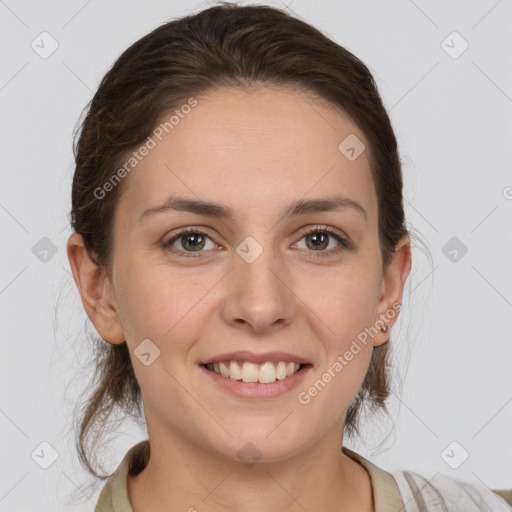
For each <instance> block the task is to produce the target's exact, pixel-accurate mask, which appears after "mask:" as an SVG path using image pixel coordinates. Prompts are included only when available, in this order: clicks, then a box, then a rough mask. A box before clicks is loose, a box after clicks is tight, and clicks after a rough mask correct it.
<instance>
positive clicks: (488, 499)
mask: <svg viewBox="0 0 512 512" xmlns="http://www.w3.org/2000/svg"><path fill="white" fill-rule="evenodd" d="M342 450H343V453H344V454H345V455H347V456H349V457H350V458H352V459H354V460H355V461H356V462H359V463H360V464H361V465H362V466H363V467H364V468H365V469H366V470H367V471H368V473H369V475H370V480H371V484H372V489H373V499H374V503H375V512H510V511H512V507H511V506H510V505H507V503H506V502H505V500H504V499H503V498H501V497H500V496H498V494H497V493H495V492H493V491H492V490H490V489H488V488H487V487H484V486H479V485H474V484H470V483H468V482H464V481H460V480H456V479H454V478H451V477H448V476H446V475H442V474H439V473H437V474H436V476H434V477H433V478H431V479H430V481H429V480H428V479H427V478H425V477H422V476H421V475H419V474H417V473H413V472H410V471H395V472H393V473H388V472H387V471H384V470H383V469H381V468H379V467H378V466H376V465H375V464H373V463H372V462H370V461H369V460H367V459H365V458H364V457H362V456H361V455H359V454H357V453H355V452H353V451H352V450H350V449H348V448H346V447H343V448H342ZM148 457H149V441H148V440H145V441H141V442H140V443H138V444H136V445H135V446H133V447H132V448H131V449H130V450H128V452H127V453H126V455H125V457H124V458H123V460H122V462H121V464H120V465H119V466H118V468H117V469H116V470H115V471H114V473H112V475H111V476H110V478H109V479H108V480H107V482H106V484H105V486H104V488H103V490H102V491H101V494H100V496H99V498H98V502H97V504H96V508H95V509H94V511H95V512H133V510H132V508H131V505H130V502H129V500H128V493H127V490H126V480H127V475H128V470H129V468H132V467H133V465H136V466H137V465H139V466H141V467H144V466H145V465H146V464H147V461H148Z"/></svg>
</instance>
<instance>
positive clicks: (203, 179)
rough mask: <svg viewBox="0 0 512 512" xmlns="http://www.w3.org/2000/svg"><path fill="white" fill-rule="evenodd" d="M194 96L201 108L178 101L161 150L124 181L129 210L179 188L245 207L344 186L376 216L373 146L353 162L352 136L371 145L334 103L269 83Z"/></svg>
mask: <svg viewBox="0 0 512 512" xmlns="http://www.w3.org/2000/svg"><path fill="white" fill-rule="evenodd" d="M194 99H195V102H196V104H195V106H194V107H193V108H186V109H185V108H184V109H183V110H180V107H179V106H178V107H176V108H175V109H174V110H173V111H172V112H167V113H165V114H164V115H163V116H162V118H161V120H160V122H159V123H158V125H157V126H156V127H155V131H154V132H153V134H152V136H151V137H152V139H153V141H154V142H155V145H154V147H153V148H152V149H151V150H150V151H149V152H148V154H146V156H144V157H143V158H142V159H141V160H140V162H139V163H138V164H137V166H136V168H135V169H134V170H133V171H132V172H131V173H130V175H129V176H128V177H127V178H125V179H126V180H127V182H126V183H124V186H125V190H124V192H123V195H122V196H121V200H120V204H119V208H125V211H124V214H126V215H132V214H133V215H135V214H136V213H139V214H140V212H142V211H143V210H144V209H145V208H148V207H151V206H154V205H155V204H157V203H159V202H163V201H165V199H166V198H167V197H168V196H170V195H173V196H176V195H181V196H185V197H189V198H196V199H197V198H200V199H203V200H210V201H214V202H224V203H226V204H229V205H230V206H231V207H232V208H234V209H235V210H238V209H239V210H243V208H244V207H248V206H249V205H251V206H256V207H259V208H267V209H268V208H271V207H273V206H274V205H276V204H278V203H279V204H281V203H287V204H288V203H290V202H292V201H294V200H297V199H300V198H302V197H304V196H325V195H326V194H328V195H332V194H333V193H339V194H341V195H345V196H347V197H350V198H351V199H354V200H357V201H358V202H360V203H364V204H365V209H366V210H367V211H368V213H369V215H371V214H372V211H373V210H375V207H376V205H375V204H374V203H375V201H376V198H375V195H374V194H375V193H374V187H373V181H372V177H371V173H370V169H369V158H370V156H369V151H368V150H364V151H362V153H361V154H360V155H359V156H358V157H357V158H356V159H352V160H350V159H348V158H347V156H346V154H344V153H343V151H341V150H340V144H342V149H346V148H345V146H346V144H344V141H345V140H349V141H353V140H356V141H357V140H358V141H359V144H360V146H359V147H358V148H356V149H358V150H360V149H361V148H362V147H364V146H366V148H367V149H369V144H368V142H367V140H366V137H365V135H364V133H363V132H362V131H361V130H360V128H359V127H358V126H357V125H356V124H355V123H354V121H353V120H352V119H351V118H350V117H349V116H348V115H346V114H344V113H343V112H342V111H340V110H339V109H336V108H335V107H334V105H332V104H331V103H329V102H326V101H325V100H320V99H318V98H316V97H314V96H312V95H311V94H308V93H305V92H299V91H296V90H292V89H289V88H283V87H269V86H259V87H253V88H251V89H248V90H242V89H219V90H213V91H210V92H208V93H206V94H203V95H200V96H197V97H195V98H194ZM185 101H186V100H185ZM176 110H178V112H176ZM176 114H178V115H176ZM171 116H173V118H172V122H169V120H170V119H171ZM166 123H167V124H166ZM155 133H158V136H156V135H155ZM347 137H349V139H347ZM354 137H356V139H354ZM363 144H364V146H363Z"/></svg>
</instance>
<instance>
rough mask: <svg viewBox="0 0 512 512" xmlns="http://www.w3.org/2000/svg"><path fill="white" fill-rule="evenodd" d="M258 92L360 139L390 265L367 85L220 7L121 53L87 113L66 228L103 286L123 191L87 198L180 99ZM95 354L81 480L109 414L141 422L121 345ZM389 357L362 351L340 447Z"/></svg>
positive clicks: (380, 146) (330, 57) (387, 216)
mask: <svg viewBox="0 0 512 512" xmlns="http://www.w3.org/2000/svg"><path fill="white" fill-rule="evenodd" d="M260 83H261V84H268V85H276V86H289V87H292V88H295V89H301V90H305V91H307V92H309V93H312V94H314V95H315V96H317V97H320V98H321V99H323V100H327V101H329V102H330V103H331V104H333V105H334V106H335V107H336V108H339V109H341V110H343V111H344V112H346V113H347V114H348V115H349V116H350V117H351V118H352V119H353V120H354V122H356V123H357V124H358V126H359V127H360V128H361V130H362V131H363V132H364V134H365V136H366V137H367V139H368V141H369V143H370V148H369V150H370V154H371V158H370V160H371V172H372V176H373V182H374V185H375V189H376V193H377V198H378V226H379V242H380V248H381V256H382V263H383V268H385V267H386V266H387V265H388V264H389V262H390V261H391V256H392V253H393V250H394V247H395V246H396V244H397V242H398V241H399V239H400V238H401V236H402V235H404V234H407V233H408V231H407V229H406V225H405V218H404V209H403V204H402V174H401V165H400V160H399V155H398V151H397V141H396V138H395V135H394V133H393V129H392V127H391V123H390V120H389V117H388V115H387V112H386V110H385V108H384V106H383V104H382V100H381V98H380V95H379V92H378V90H377V86H376V84H375V82H374V79H373V77H372V74H371V73H370V71H369V70H368V68H367V67H366V66H365V65H364V64H363V63H362V62H361V61H360V60H359V59H358V58H357V57H355V56H354V55H353V54H352V53H350V52H349V51H348V50H346V49H345V48H343V47H342V46H340V45H338V44H336V43H335V42H334V41H332V40H331V39H329V38H328V37H326V36H325V35H323V34H322V33H321V32H320V31H318V30H317V29H315V28H314V27H312V26H311V25H309V24H307V23H306V22H304V21H302V20H300V19H298V18H296V17H293V16H291V15H289V14H288V13H286V12H285V11H283V10H280V9H276V8H273V7H269V6H255V5H251V6H239V5H236V4H230V3H226V2H221V3H220V4H219V5H217V6H214V7H211V8H208V9H206V10H203V11H201V12H199V13H197V14H194V15H190V16H186V17H183V18H181V19H177V20H171V21H169V22H167V23H165V24H163V25H161V26H160V27H158V28H157V29H155V30H153V31H152V32H151V33H149V34H147V35H146V36H144V37H143V38H141V39H140V40H139V41H137V42H135V43H134V44H133V45H132V46H130V47H129V48H128V49H127V50H126V51H125V52H124V53H123V54H122V55H121V56H120V57H119V58H118V59H117V61H116V62H115V63H114V65H113V66H112V67H111V69H110V70H109V71H108V72H107V74H106V75H105V76H104V78H103V80H102V81H101V83H100V85H99V88H98V90H97V92H96V94H95V95H94V97H93V98H92V100H91V102H90V104H89V105H88V106H87V107H86V109H87V114H86V116H85V118H84V119H83V121H82V123H81V126H80V130H79V137H78V140H76V136H77V133H75V144H74V154H75V160H76V169H75V173H74V178H73V186H72V210H71V219H70V222H71V225H72V228H73V230H74V231H75V232H76V233H78V234H80V235H82V237H83V239H84V243H85V247H86V249H87V251H88V253H89V254H90V256H91V258H93V261H95V262H96V263H97V265H98V266H99V267H100V268H103V269H104V270H105V272H106V273H107V275H108V276H109V277H110V276H111V270H112V269H111V254H112V225H113V218H114V213H115V208H116V204H117V201H118V199H119V197H120V194H121V193H122V190H123V183H124V182H123V181H121V182H120V183H119V184H118V185H117V186H115V187H113V188H112V190H110V191H109V192H108V193H107V194H106V195H105V197H103V198H102V199H101V200H99V199H97V198H96V196H95V194H94V191H95V190H97V189H98V188H99V187H100V188H101V187H102V186H103V185H104V184H105V183H106V182H107V181H108V180H109V179H110V178H111V177H112V175H113V174H114V172H115V171H116V170H117V169H119V166H122V165H123V161H125V159H126V158H129V157H130V152H131V151H133V150H134V148H135V147H136V146H138V145H140V144H141V143H142V142H143V141H145V140H146V139H147V138H148V136H150V134H151V132H152V131H153V130H154V128H155V125H156V123H157V122H158V121H159V120H160V119H161V117H162V115H163V114H164V113H165V112H167V111H169V110H170V109H174V108H176V107H179V106H180V105H181V104H182V103H183V102H184V99H185V98H189V97H190V96H192V95H194V96H197V95H199V94H201V93H203V92H206V91H209V90H211V89H212V88H222V87H240V88H243V87H250V86H251V85H254V84H260ZM340 142H341V141H340ZM95 343H96V344H97V348H95V354H96V355H95V365H96V372H95V374H94V377H93V382H92V383H93V385H94V387H93V392H92V394H91V395H90V396H89V398H88V399H87V401H86V403H85V407H84V411H83V414H82V416H81V419H80V425H79V428H78V433H77V448H78V452H79V456H80V460H81V462H82V463H83V464H84V465H85V466H86V467H87V469H88V470H89V471H90V472H91V474H92V475H94V476H96V477H98V478H106V476H100V475H98V474H97V473H96V472H95V470H94V469H93V467H92V465H91V463H90V458H89V455H88V449H86V440H87V439H88V438H89V436H93V439H94V441H95V442H93V443H92V444H91V446H98V445H99V443H98V442H97V441H98V440H99V438H100V434H101V432H102V430H101V429H104V427H105V423H106V422H107V420H109V419H110V417H111V415H112V413H113V411H115V409H119V410H122V411H124V412H125V413H132V412H133V411H136V412H137V414H138V415H139V416H140V415H141V390H140V387H139V384H138V382H137V380H136V378H135V374H134V371H133V367H132V363H131V360H130V354H129V351H128V347H127V344H126V341H125V342H123V343H121V344H119V345H111V344H109V343H106V342H105V341H103V340H101V339H98V340H95ZM388 345H389V344H385V345H383V346H379V347H375V348H374V349H373V354H372V357H371V361H370V365H369V369H368V372H367V374H366V377H365V379H364V382H363V384H362V386H361V389H360V391H359V392H358V394H357V396H356V397H355V398H354V400H353V401H352V403H351V404H350V406H349V408H348V410H347V414H346V420H345V432H346V434H347V436H349V437H350V436H352V435H353V434H354V433H359V431H358V425H357V424H358V418H359V413H360V410H361V407H362V405H363V402H365V403H368V404H369V405H370V407H371V408H372V410H377V409H382V410H384V411H386V405H385V401H386V398H387V397H388V395H389V392H390V389H389V385H390V381H389V374H388V362H387V359H388ZM386 412H387V411H386ZM98 426H99V427H100V430H98ZM95 427H96V428H95ZM139 469H140V468H139ZM135 472H137V469H136V470H135Z"/></svg>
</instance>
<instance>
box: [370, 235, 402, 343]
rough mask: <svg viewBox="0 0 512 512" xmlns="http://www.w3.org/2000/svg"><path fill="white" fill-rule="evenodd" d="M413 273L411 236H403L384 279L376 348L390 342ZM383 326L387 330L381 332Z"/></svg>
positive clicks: (374, 340)
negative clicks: (404, 293)
mask: <svg viewBox="0 0 512 512" xmlns="http://www.w3.org/2000/svg"><path fill="white" fill-rule="evenodd" d="M410 271H411V243H410V239H409V235H407V234H406V235H403V236H402V238H401V239H400V240H399V241H398V243H397V244H396V246H395V250H394V251H393V256H392V260H391V262H390V264H389V265H388V267H387V268H386V269H385V270H384V274H383V277H382V288H381V297H380V300H379V305H378V309H377V312H378V314H377V318H376V319H375V321H376V327H377V329H378V331H379V332H378V334H376V335H375V337H374V339H373V345H374V346H380V345H384V344H385V343H387V342H388V340H389V332H390V330H391V327H392V326H393V325H394V323H395V322H396V321H397V319H398V315H399V312H400V307H401V303H402V294H403V289H404V285H405V282H406V280H407V277H408V276H409V273H410ZM383 325H387V327H388V328H387V329H385V330H381V327H383Z"/></svg>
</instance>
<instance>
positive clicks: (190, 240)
mask: <svg viewBox="0 0 512 512" xmlns="http://www.w3.org/2000/svg"><path fill="white" fill-rule="evenodd" d="M207 239H208V240H210V241H211V242H212V245H213V247H210V249H212V248H215V243H214V242H213V240H212V239H211V238H210V237H209V236H208V235H207V234H206V233H205V232H204V231H201V230H198V229H193V228H188V229H184V230H183V231H180V232H179V233H178V234H177V235H176V236H174V237H172V238H170V239H169V240H167V241H166V242H164V243H163V244H162V245H163V248H164V249H169V250H171V251H172V252H174V253H177V255H178V256H184V257H189V258H190V257H192V258H194V257H197V256H199V254H198V255H197V256H196V255H194V254H190V253H194V252H198V253H201V252H202V249H204V248H205V246H206V240H207ZM176 243H177V244H178V246H180V245H181V248H176V247H175V244H176ZM187 253H188V254H187Z"/></svg>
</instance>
